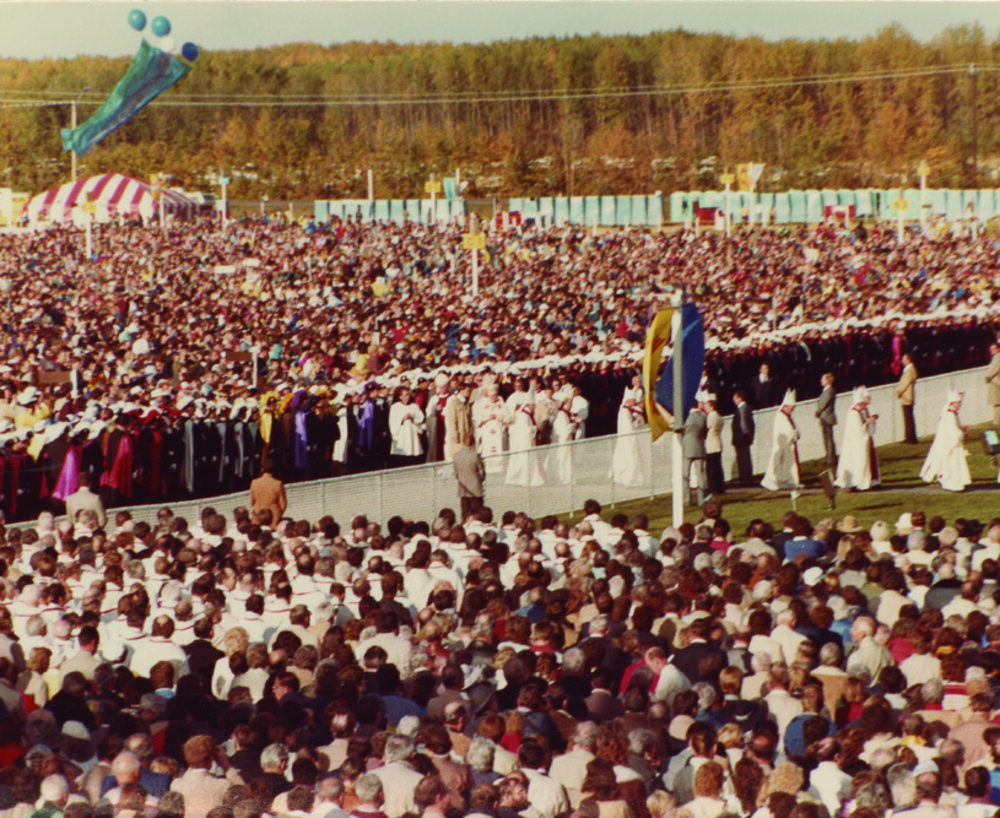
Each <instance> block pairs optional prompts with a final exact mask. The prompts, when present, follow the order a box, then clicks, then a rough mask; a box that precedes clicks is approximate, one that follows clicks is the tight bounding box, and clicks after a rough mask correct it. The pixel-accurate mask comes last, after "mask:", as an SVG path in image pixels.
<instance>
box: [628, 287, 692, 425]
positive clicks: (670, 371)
mask: <svg viewBox="0 0 1000 818" xmlns="http://www.w3.org/2000/svg"><path fill="white" fill-rule="evenodd" d="M667 332H668V334H669V332H670V329H669V325H668V328H667ZM681 332H682V339H681V354H682V355H683V356H684V357H683V361H682V362H681V368H682V372H681V395H682V399H683V405H684V413H683V416H682V417H681V418H680V421H681V423H683V422H684V421H685V420H687V416H688V413H689V412H690V411H691V407H692V406H694V396H695V395H696V394H697V393H698V388H699V386H700V385H701V375H702V372H703V371H704V369H705V328H704V325H703V324H702V321H701V313H700V312H699V311H698V308H697V307H696V306H695V305H694V304H693V303H691V302H690V301H688V302H686V303H685V304H684V306H682V307H681ZM643 371H644V372H645V368H644V369H643ZM654 375H655V373H654ZM647 394H648V393H647ZM654 399H655V401H656V402H657V403H658V404H660V406H662V407H663V408H664V409H666V410H667V411H668V412H670V413H671V414H673V411H674V362H673V355H671V356H670V358H669V359H668V360H667V363H666V365H665V366H664V367H663V373H662V374H661V375H660V378H659V380H658V381H657V382H656V389H655V393H654ZM653 411H655V412H656V413H657V415H659V412H658V411H657V410H656V407H655V406H654V407H653ZM660 417H661V418H662V415H660ZM651 425H652V424H651ZM664 427H666V421H665V420H664ZM664 431H666V428H665V429H664ZM660 434H662V432H661V433H660ZM658 436H659V435H658V434H656V435H655V436H654V438H653V439H654V440H655V439H656V437H658Z"/></svg>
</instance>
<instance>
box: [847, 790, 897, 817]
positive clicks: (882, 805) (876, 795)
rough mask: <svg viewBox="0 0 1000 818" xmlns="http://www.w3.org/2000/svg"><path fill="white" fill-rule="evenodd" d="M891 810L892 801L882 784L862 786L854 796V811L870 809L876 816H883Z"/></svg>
mask: <svg viewBox="0 0 1000 818" xmlns="http://www.w3.org/2000/svg"><path fill="white" fill-rule="evenodd" d="M891 808H892V801H891V799H890V798H889V793H888V791H887V790H886V788H885V787H884V786H883V785H882V784H879V783H876V782H872V783H870V784H862V785H861V786H860V787H858V791H857V793H855V795H854V809H870V810H871V811H872V812H874V813H875V814H876V815H885V814H886V812H887V811H888V810H890V809H891Z"/></svg>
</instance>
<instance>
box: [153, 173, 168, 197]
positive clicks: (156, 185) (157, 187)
mask: <svg viewBox="0 0 1000 818" xmlns="http://www.w3.org/2000/svg"><path fill="white" fill-rule="evenodd" d="M165 175H166V174H164V173H154V174H153V175H152V176H150V177H149V186H150V188H151V189H152V191H153V198H154V199H155V200H156V201H159V200H160V191H161V190H162V189H163V181H164V179H163V177H164V176H165Z"/></svg>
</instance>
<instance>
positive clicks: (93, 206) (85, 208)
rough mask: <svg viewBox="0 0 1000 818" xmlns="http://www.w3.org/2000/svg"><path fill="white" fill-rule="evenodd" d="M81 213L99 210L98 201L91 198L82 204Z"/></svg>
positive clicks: (91, 212)
mask: <svg viewBox="0 0 1000 818" xmlns="http://www.w3.org/2000/svg"><path fill="white" fill-rule="evenodd" d="M80 212H81V213H89V214H91V215H93V214H95V213H96V212H97V202H92V201H90V200H89V199H88V200H87V201H85V202H84V203H83V204H82V205H80Z"/></svg>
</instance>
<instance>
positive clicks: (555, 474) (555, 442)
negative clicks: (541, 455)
mask: <svg viewBox="0 0 1000 818" xmlns="http://www.w3.org/2000/svg"><path fill="white" fill-rule="evenodd" d="M575 439H576V427H575V425H574V422H573V415H572V413H571V412H570V410H569V409H568V408H566V405H565V404H560V406H559V408H558V409H556V413H555V416H554V417H553V418H552V448H551V449H549V456H548V458H547V460H546V474H547V475H548V478H549V482H550V483H553V484H558V485H566V484H568V483H571V482H573V447H572V446H570V445H569V444H570V441H572V440H575Z"/></svg>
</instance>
